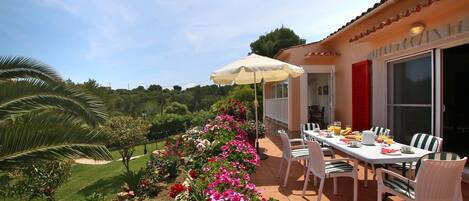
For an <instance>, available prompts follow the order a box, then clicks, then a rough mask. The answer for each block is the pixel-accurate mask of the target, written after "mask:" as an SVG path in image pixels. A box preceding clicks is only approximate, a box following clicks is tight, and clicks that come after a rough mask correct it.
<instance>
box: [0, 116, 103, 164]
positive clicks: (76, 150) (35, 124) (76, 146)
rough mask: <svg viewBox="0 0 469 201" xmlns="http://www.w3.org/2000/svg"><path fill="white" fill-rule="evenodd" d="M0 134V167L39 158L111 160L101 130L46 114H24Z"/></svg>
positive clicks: (0, 130)
mask: <svg viewBox="0 0 469 201" xmlns="http://www.w3.org/2000/svg"><path fill="white" fill-rule="evenodd" d="M0 133H1V135H0V169H2V168H11V167H12V166H15V165H22V164H24V163H29V162H32V161H38V160H57V159H73V158H77V157H86V158H93V159H103V160H110V159H112V156H111V154H110V153H109V151H108V150H107V149H106V147H105V146H104V145H103V144H104V143H105V142H106V141H107V139H108V138H107V136H106V135H105V134H104V133H101V132H99V131H98V130H97V129H92V128H89V127H86V126H83V125H81V124H75V123H73V122H72V123H70V122H67V120H62V119H59V118H58V117H55V116H50V115H47V114H28V115H23V116H21V117H20V118H18V119H15V120H12V121H11V122H9V123H8V124H7V125H4V126H2V127H1V128H0Z"/></svg>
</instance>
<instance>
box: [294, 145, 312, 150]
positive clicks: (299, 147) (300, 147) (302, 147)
mask: <svg viewBox="0 0 469 201" xmlns="http://www.w3.org/2000/svg"><path fill="white" fill-rule="evenodd" d="M304 148H308V145H295V146H291V149H304Z"/></svg>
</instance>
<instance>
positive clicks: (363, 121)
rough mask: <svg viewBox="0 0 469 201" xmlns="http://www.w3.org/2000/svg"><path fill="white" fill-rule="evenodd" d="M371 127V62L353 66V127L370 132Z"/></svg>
mask: <svg viewBox="0 0 469 201" xmlns="http://www.w3.org/2000/svg"><path fill="white" fill-rule="evenodd" d="M370 126H371V61H370V60H365V61H361V62H358V63H354V64H352V127H353V130H358V131H362V130H368V129H370Z"/></svg>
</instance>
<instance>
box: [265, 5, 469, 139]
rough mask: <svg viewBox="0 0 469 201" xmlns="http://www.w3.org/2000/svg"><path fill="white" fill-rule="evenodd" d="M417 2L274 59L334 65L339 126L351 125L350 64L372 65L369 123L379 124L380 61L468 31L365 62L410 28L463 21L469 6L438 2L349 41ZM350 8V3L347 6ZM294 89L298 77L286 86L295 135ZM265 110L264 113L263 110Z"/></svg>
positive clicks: (468, 36)
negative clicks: (310, 53)
mask: <svg viewBox="0 0 469 201" xmlns="http://www.w3.org/2000/svg"><path fill="white" fill-rule="evenodd" d="M419 2H420V1H411V0H401V1H387V2H385V3H384V4H383V5H381V6H379V7H378V8H376V9H375V10H376V11H372V12H375V13H369V14H372V15H370V16H366V15H365V16H363V17H361V18H360V19H359V22H358V21H357V22H355V23H353V24H352V25H349V26H348V27H346V28H345V29H343V30H342V31H339V32H338V33H335V34H333V35H332V36H329V37H327V38H325V39H324V40H322V41H320V42H315V43H310V44H306V45H300V46H295V47H291V48H288V49H285V50H282V51H281V52H279V53H278V54H277V55H276V58H277V59H279V60H283V61H286V62H288V63H291V64H295V65H334V66H335V110H334V111H333V112H334V116H335V119H336V120H339V121H342V122H343V123H345V124H350V125H351V124H352V105H351V104H352V101H351V96H352V80H351V79H352V76H351V75H352V73H351V69H352V68H351V67H352V64H353V63H356V62H360V61H363V60H367V59H370V60H372V77H373V78H372V80H373V82H372V96H373V99H372V110H371V111H372V123H373V124H383V123H385V117H384V111H383V110H385V106H384V105H385V101H386V100H385V99H384V97H385V92H384V91H385V90H384V88H385V87H386V85H385V83H383V82H381V80H380V79H382V78H383V77H384V76H385V72H384V71H383V69H385V65H386V60H387V59H392V58H398V57H401V56H405V55H409V54H413V53H417V52H421V51H425V50H431V49H432V48H438V47H442V46H445V45H447V44H451V43H455V42H460V41H468V42H469V32H464V33H460V34H459V35H458V36H455V37H447V38H445V39H442V40H435V41H432V42H429V43H425V44H422V45H419V46H417V47H412V48H407V49H405V50H399V51H396V52H395V53H389V54H386V55H383V56H377V57H375V58H369V57H370V53H372V52H373V50H375V49H378V48H380V47H383V46H386V45H388V44H391V43H394V42H398V41H400V40H403V39H404V38H406V37H409V28H410V27H411V25H412V24H413V23H416V22H419V23H423V24H425V27H426V31H427V30H430V29H432V28H433V27H438V26H444V25H445V24H448V23H452V22H456V21H458V20H461V19H464V18H469V1H467V0H441V1H436V2H434V3H433V4H432V5H430V6H429V7H425V8H423V9H422V10H421V11H420V12H417V13H414V14H412V15H410V16H408V17H406V18H402V19H400V20H399V21H397V22H394V23H392V24H391V25H389V26H386V27H384V28H383V29H380V30H378V31H376V32H374V33H371V34H370V35H368V36H365V37H363V38H361V39H360V40H357V41H353V42H350V39H351V38H353V37H354V36H355V35H356V34H359V33H361V32H364V31H366V30H367V29H368V28H370V27H373V26H374V25H376V24H379V23H380V22H382V21H383V20H385V19H388V18H389V17H390V16H395V15H396V14H398V13H400V12H402V11H404V10H406V9H408V8H410V7H413V6H415V5H417V3H419ZM349 3H352V2H349ZM314 51H316V52H321V51H327V52H337V53H339V54H340V55H339V56H311V57H305V54H307V53H309V52H314ZM299 89H300V86H299V78H296V79H290V81H289V92H290V93H289V110H290V111H289V122H288V123H289V126H288V127H289V129H290V130H292V131H296V130H298V129H299V125H300V123H301V122H300V118H299V117H300V111H301V108H299V105H300V100H299V97H300V95H299V94H300V90H299ZM265 90H266V92H265V93H266V94H268V93H270V92H269V90H270V88H269V87H265ZM266 109H268V108H266Z"/></svg>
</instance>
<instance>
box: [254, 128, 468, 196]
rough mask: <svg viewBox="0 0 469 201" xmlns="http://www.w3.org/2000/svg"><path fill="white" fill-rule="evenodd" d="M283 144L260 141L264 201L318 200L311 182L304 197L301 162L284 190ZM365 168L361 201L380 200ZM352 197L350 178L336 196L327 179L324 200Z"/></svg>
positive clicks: (274, 140)
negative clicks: (271, 200)
mask: <svg viewBox="0 0 469 201" xmlns="http://www.w3.org/2000/svg"><path fill="white" fill-rule="evenodd" d="M266 127H267V128H269V130H271V131H272V130H275V131H276V130H277V129H280V128H279V127H277V126H275V125H274V124H270V125H269V123H268V122H266ZM281 143H282V142H281V140H280V137H279V136H276V135H268V136H267V137H266V138H264V139H261V140H260V146H261V148H262V149H263V150H264V153H265V154H266V155H268V156H269V158H268V159H266V160H263V161H261V165H260V166H259V167H258V168H257V169H256V173H255V176H254V178H255V179H254V183H255V184H256V185H257V187H258V189H259V190H260V191H261V192H262V193H263V195H264V196H265V197H274V198H276V199H278V200H280V201H282V200H303V201H304V200H316V199H317V190H318V187H314V186H313V184H312V182H310V183H309V185H308V188H307V191H306V193H305V197H302V196H301V193H302V189H303V182H304V171H303V170H304V166H303V165H302V164H300V163H298V162H292V166H291V169H290V176H289V178H288V184H287V187H281V182H282V181H283V176H284V172H285V169H282V170H283V171H282V173H281V176H280V178H279V177H277V173H278V168H279V164H280V160H281V155H282V151H281V146H282V144H281ZM344 156H345V155H344V154H343V153H341V152H336V157H337V158H341V157H344ZM363 173H364V166H363V164H362V163H360V167H359V174H358V200H360V201H374V200H377V191H376V190H377V186H376V181H373V180H371V178H372V176H373V173H372V171H370V170H368V175H369V176H368V178H369V181H368V187H364V185H363V182H364V174H363ZM462 193H463V199H464V200H466V199H469V184H468V183H464V182H463V183H462ZM352 195H353V180H352V179H350V178H339V179H338V194H337V195H333V184H332V179H326V182H325V184H324V190H323V196H322V199H321V200H327V201H328V200H332V201H348V200H351V199H352ZM388 200H395V201H397V200H401V199H400V198H398V197H396V196H390V197H389V198H388Z"/></svg>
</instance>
